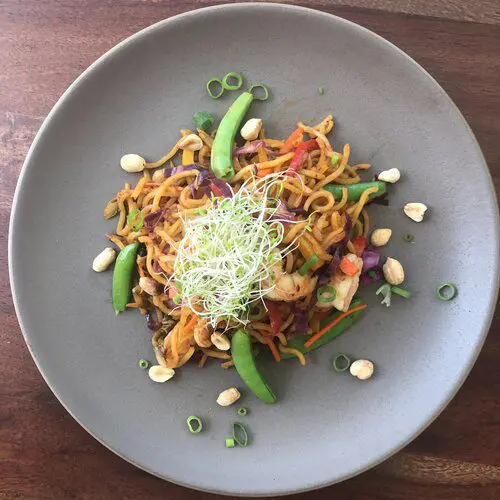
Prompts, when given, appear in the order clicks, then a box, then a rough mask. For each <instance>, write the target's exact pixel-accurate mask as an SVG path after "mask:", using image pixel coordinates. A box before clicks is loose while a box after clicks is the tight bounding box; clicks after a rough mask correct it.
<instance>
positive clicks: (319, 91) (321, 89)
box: [318, 87, 325, 95]
mask: <svg viewBox="0 0 500 500" xmlns="http://www.w3.org/2000/svg"><path fill="white" fill-rule="evenodd" d="M324 93H325V90H324V89H323V87H318V94H319V95H323V94H324Z"/></svg>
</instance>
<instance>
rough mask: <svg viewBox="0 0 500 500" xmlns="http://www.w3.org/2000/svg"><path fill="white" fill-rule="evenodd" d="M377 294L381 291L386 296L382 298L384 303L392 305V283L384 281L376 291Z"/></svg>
mask: <svg viewBox="0 0 500 500" xmlns="http://www.w3.org/2000/svg"><path fill="white" fill-rule="evenodd" d="M375 293H376V295H379V294H380V293H381V294H382V296H383V297H384V298H383V300H382V304H385V305H386V306H387V307H389V306H390V305H391V295H392V292H391V285H389V283H384V284H383V285H382V286H381V287H380V288H379V289H378V290H377V291H376V292H375Z"/></svg>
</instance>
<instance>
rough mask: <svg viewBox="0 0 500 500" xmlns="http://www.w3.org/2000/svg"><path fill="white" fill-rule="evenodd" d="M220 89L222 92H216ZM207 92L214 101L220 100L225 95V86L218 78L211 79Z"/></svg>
mask: <svg viewBox="0 0 500 500" xmlns="http://www.w3.org/2000/svg"><path fill="white" fill-rule="evenodd" d="M219 87H220V91H218V92H217V91H216V90H215V89H218V88H219ZM207 92H208V95H209V96H210V97H211V98H212V99H218V98H219V97H220V96H221V95H222V94H223V93H224V86H223V85H222V82H221V81H220V80H219V79H218V78H211V79H210V80H208V82H207Z"/></svg>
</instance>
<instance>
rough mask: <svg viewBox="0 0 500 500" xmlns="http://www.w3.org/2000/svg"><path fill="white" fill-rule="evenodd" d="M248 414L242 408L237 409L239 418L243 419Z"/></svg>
mask: <svg viewBox="0 0 500 500" xmlns="http://www.w3.org/2000/svg"><path fill="white" fill-rule="evenodd" d="M247 413H248V410H247V409H246V408H245V407H244V406H242V407H241V408H238V415H239V416H240V417H244V416H245V415H246V414H247Z"/></svg>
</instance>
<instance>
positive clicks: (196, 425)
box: [186, 415, 203, 434]
mask: <svg viewBox="0 0 500 500" xmlns="http://www.w3.org/2000/svg"><path fill="white" fill-rule="evenodd" d="M186 424H187V426H188V429H189V432H190V433H191V434H199V433H200V432H201V430H202V429H203V424H202V422H201V418H200V417H197V416H195V415H191V416H190V417H188V418H187V420H186Z"/></svg>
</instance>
